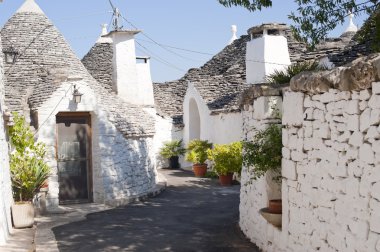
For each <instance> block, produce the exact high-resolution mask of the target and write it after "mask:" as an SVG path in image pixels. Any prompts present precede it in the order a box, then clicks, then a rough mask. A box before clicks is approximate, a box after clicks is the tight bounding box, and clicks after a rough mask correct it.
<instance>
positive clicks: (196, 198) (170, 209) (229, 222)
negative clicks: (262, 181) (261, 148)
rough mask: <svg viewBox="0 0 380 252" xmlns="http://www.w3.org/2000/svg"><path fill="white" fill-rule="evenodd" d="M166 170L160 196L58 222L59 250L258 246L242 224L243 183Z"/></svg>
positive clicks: (245, 248) (247, 248)
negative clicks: (223, 183) (222, 182)
mask: <svg viewBox="0 0 380 252" xmlns="http://www.w3.org/2000/svg"><path fill="white" fill-rule="evenodd" d="M162 172H163V173H164V174H165V176H166V177H167V178H168V185H169V186H168V188H167V189H166V191H165V192H163V193H162V194H161V195H159V196H158V197H156V198H153V199H150V200H148V201H146V202H137V203H134V204H131V205H128V206H125V207H120V208H116V209H112V210H108V211H104V212H99V213H93V214H89V215H88V216H87V219H86V220H84V221H79V222H74V223H70V224H66V225H63V226H59V227H56V228H54V229H53V231H54V234H55V236H56V239H57V241H58V247H59V249H60V251H181V252H182V251H207V252H209V251H210V252H213V251H226V252H227V251H259V250H258V249H257V248H256V247H255V246H254V245H253V244H251V243H250V242H249V241H248V240H247V239H246V238H245V237H244V235H243V234H242V233H241V231H240V229H239V227H238V210H239V190H240V188H239V186H236V185H235V186H233V187H229V188H226V187H220V186H219V185H218V184H217V181H215V180H211V179H196V178H193V177H191V176H192V174H191V173H189V172H185V171H170V170H165V171H162Z"/></svg>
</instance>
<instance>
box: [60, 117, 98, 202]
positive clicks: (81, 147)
mask: <svg viewBox="0 0 380 252" xmlns="http://www.w3.org/2000/svg"><path fill="white" fill-rule="evenodd" d="M56 121H57V161H58V182H59V202H60V203H73V202H89V201H91V195H92V190H91V189H92V183H91V123H90V122H91V117H90V114H89V113H59V114H58V115H57V117H56Z"/></svg>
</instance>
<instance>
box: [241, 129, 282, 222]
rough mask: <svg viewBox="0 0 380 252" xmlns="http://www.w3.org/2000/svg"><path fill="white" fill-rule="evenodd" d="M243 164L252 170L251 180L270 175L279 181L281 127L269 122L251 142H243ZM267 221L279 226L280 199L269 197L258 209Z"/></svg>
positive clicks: (257, 132)
mask: <svg viewBox="0 0 380 252" xmlns="http://www.w3.org/2000/svg"><path fill="white" fill-rule="evenodd" d="M243 149H244V154H243V164H244V165H245V166H246V167H248V171H251V172H252V175H253V177H252V178H253V180H257V179H259V178H261V177H263V176H265V175H267V174H268V175H270V176H271V177H272V178H273V181H275V182H276V183H281V178H282V177H281V160H282V129H281V127H280V126H279V125H276V124H271V125H269V126H268V128H266V129H264V130H260V131H256V134H255V136H254V137H253V140H252V141H251V142H244V147H243ZM260 213H261V214H262V215H263V217H264V218H265V219H267V220H268V222H271V223H272V224H273V225H275V226H281V213H282V201H281V199H271V200H269V202H268V207H267V208H263V209H261V210H260Z"/></svg>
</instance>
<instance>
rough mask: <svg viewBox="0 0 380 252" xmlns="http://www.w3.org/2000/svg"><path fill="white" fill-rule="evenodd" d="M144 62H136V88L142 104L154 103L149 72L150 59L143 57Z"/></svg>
mask: <svg viewBox="0 0 380 252" xmlns="http://www.w3.org/2000/svg"><path fill="white" fill-rule="evenodd" d="M145 61H146V62H144V63H143V62H140V63H137V64H136V69H137V76H138V90H139V95H140V99H141V101H140V102H141V103H139V104H143V105H154V96H153V83H152V76H151V74H150V60H149V59H145Z"/></svg>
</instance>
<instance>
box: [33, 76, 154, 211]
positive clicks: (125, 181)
mask: <svg viewBox="0 0 380 252" xmlns="http://www.w3.org/2000/svg"><path fill="white" fill-rule="evenodd" d="M75 84H76V85H77V86H78V87H79V88H80V92H82V93H84V95H83V96H82V101H81V103H79V104H75V103H74V102H73V101H72V95H71V88H70V86H71V84H70V83H64V84H62V85H61V87H60V88H59V89H57V90H56V91H55V92H54V94H53V95H52V96H51V97H50V98H49V99H48V100H47V101H46V102H45V103H44V104H43V105H42V106H40V107H39V109H38V121H39V123H40V127H41V129H40V130H39V132H38V140H39V141H42V142H44V143H45V144H46V146H47V150H48V157H47V159H48V163H49V166H50V167H51V168H52V174H51V176H50V178H49V192H48V195H47V209H48V210H54V209H55V208H57V207H58V205H59V198H58V195H59V184H58V171H57V161H56V158H55V153H56V117H55V115H56V114H57V113H58V112H90V114H91V126H92V182H93V200H94V202H96V203H106V204H109V205H114V206H116V205H122V204H124V203H128V202H127V200H128V199H129V198H132V197H137V196H139V195H142V194H144V193H148V192H149V191H151V190H152V189H153V188H154V186H155V184H156V175H157V174H156V171H155V167H154V163H155V157H154V155H153V139H152V138H141V139H126V138H125V137H124V136H123V135H122V134H120V132H119V131H118V130H117V129H116V127H115V126H114V125H113V124H112V123H111V122H110V121H109V119H108V114H107V112H105V111H104V110H103V109H102V108H101V107H100V106H99V105H98V104H97V102H96V99H95V97H96V95H95V93H94V91H93V90H92V89H91V88H89V87H88V86H87V84H86V83H85V82H83V81H79V82H76V83H75ZM67 90H70V91H69V92H67V94H66V95H65V93H66V91H67ZM62 97H64V98H63V99H62V101H61V102H60V103H59V105H58V106H57V104H58V101H60V99H61V98H62ZM56 106H57V107H56ZM55 107H56V109H55V110H54V111H53V110H52V109H53V108H55ZM45 121H46V122H45ZM44 122H45V124H44V125H42V123H44Z"/></svg>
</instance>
